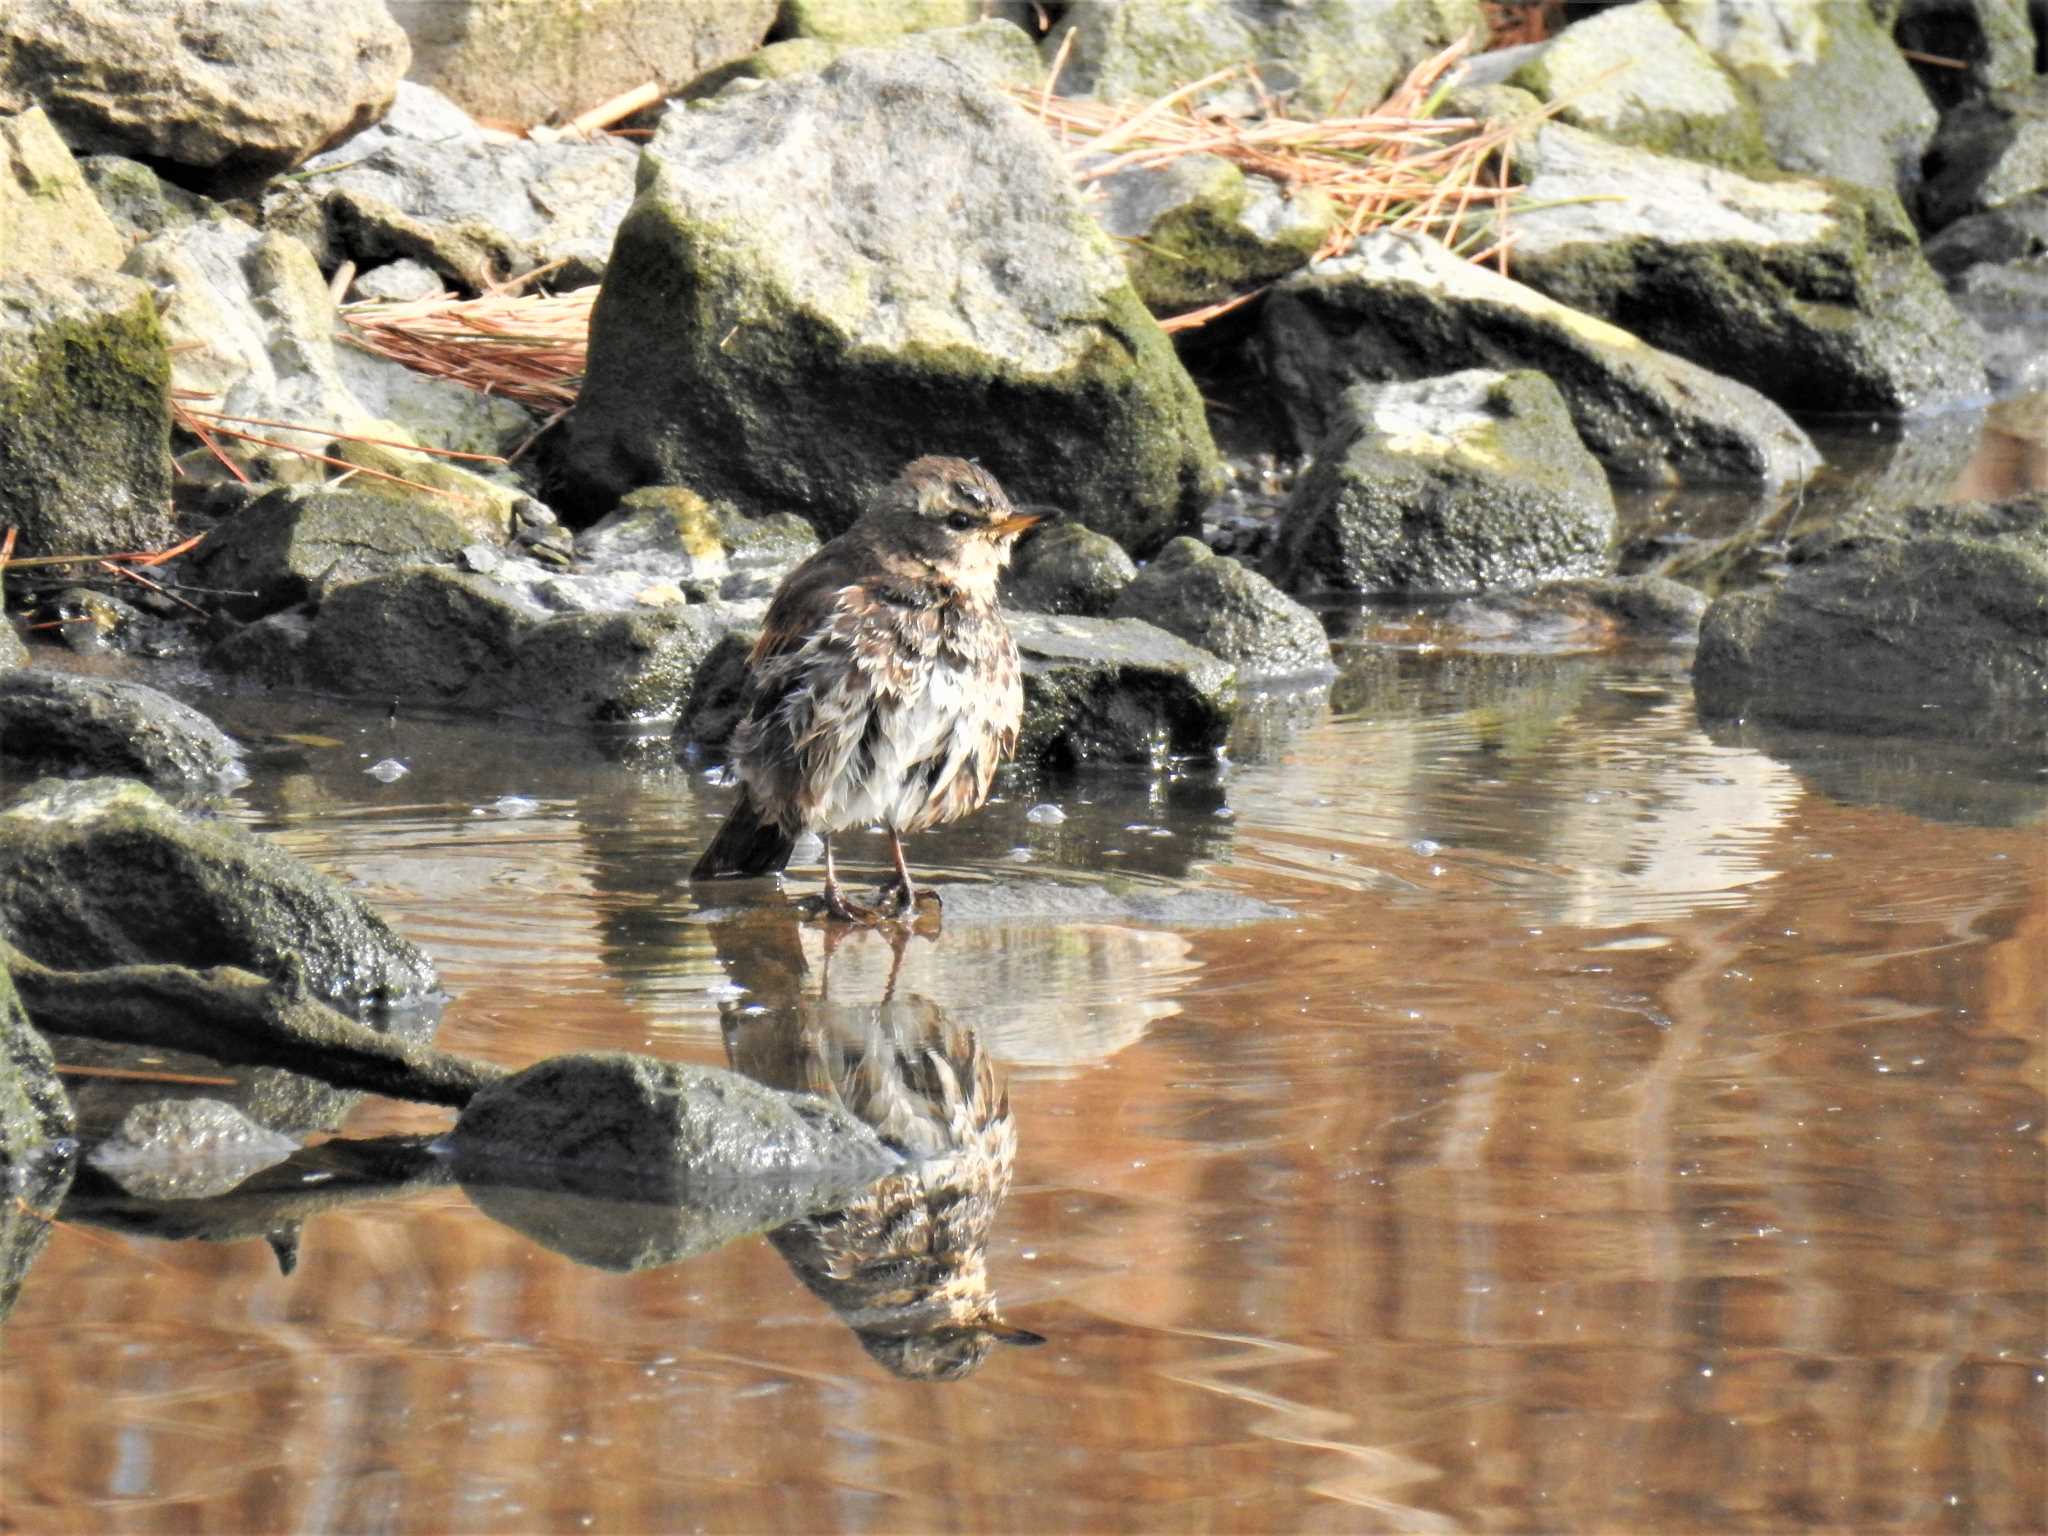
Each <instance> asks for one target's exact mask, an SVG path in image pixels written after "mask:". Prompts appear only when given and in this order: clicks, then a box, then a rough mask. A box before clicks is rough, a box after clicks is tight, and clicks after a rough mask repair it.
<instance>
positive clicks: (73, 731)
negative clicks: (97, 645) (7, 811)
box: [0, 671, 248, 787]
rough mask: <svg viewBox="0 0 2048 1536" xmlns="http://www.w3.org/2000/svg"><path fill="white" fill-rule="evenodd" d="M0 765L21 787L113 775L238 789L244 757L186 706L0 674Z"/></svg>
mask: <svg viewBox="0 0 2048 1536" xmlns="http://www.w3.org/2000/svg"><path fill="white" fill-rule="evenodd" d="M0 765H4V770H5V775H6V777H8V778H10V779H12V780H14V781H16V782H20V781H21V780H24V779H29V778H36V777H40V776H42V775H45V774H56V775H59V776H62V777H66V778H77V777H82V776H85V775H88V774H104V773H118V774H122V775H124V776H126V777H128V778H132V779H141V780H143V781H145V782H147V783H150V784H158V785H164V786H167V787H172V786H175V787H183V786H185V785H188V784H195V783H197V784H216V785H222V784H225V785H234V784H240V783H244V782H246V781H247V779H248V772H247V770H245V769H244V768H243V767H242V752H241V749H240V748H239V747H237V746H236V745H235V744H234V742H233V741H231V740H230V739H229V738H228V736H227V734H226V733H225V732H224V731H222V730H221V728H220V727H219V726H217V725H215V724H214V723H213V722H212V721H211V720H209V719H207V718H206V716H204V715H202V714H201V713H200V712H199V711H198V710H196V709H194V708H192V707H191V706H190V705H189V704H181V703H179V702H178V700H176V699H174V698H172V697H171V696H170V695H169V694H164V693H159V692H157V690H156V689H154V688H148V687H145V686H143V685H142V684H141V683H127V682H119V681H117V680H115V679H113V678H109V677H74V676H71V675H69V674H66V673H62V672H37V671H20V672H10V673H6V674H0Z"/></svg>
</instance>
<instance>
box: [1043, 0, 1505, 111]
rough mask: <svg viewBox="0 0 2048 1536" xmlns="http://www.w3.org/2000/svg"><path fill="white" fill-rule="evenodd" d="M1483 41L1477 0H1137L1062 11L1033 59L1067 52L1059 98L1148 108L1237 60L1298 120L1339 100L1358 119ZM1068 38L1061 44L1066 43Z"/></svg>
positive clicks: (1323, 109) (1329, 109) (1078, 6)
mask: <svg viewBox="0 0 2048 1536" xmlns="http://www.w3.org/2000/svg"><path fill="white" fill-rule="evenodd" d="M1468 32H1469V33H1471V34H1472V35H1473V36H1475V37H1481V36H1484V35H1485V32H1486V22H1485V18H1484V17H1483V16H1482V15H1481V13H1480V9H1479V6H1478V4H1477V3H1476V0H1339V3H1335V4H1331V3H1315V4H1308V5H1264V4H1260V5H1246V4H1243V3H1242V0H1145V3H1142V4H1124V5H1075V6H1069V7H1068V8H1067V11H1066V14H1065V16H1064V17H1063V18H1062V19H1061V21H1060V23H1059V25H1058V26H1056V27H1054V28H1053V30H1052V32H1051V33H1050V34H1049V35H1048V36H1047V37H1046V39H1045V41H1044V43H1043V44H1042V45H1041V51H1042V52H1043V53H1044V55H1045V57H1046V58H1047V59H1048V60H1050V59H1051V58H1053V57H1054V56H1056V55H1057V53H1058V52H1059V50H1060V49H1061V48H1067V49H1068V50H1069V51H1068V57H1067V64H1066V68H1065V69H1064V70H1063V71H1062V72H1061V75H1060V89H1061V90H1062V91H1064V92H1066V93H1067V94H1069V95H1080V94H1087V93H1092V94H1093V95H1095V96H1097V97H1099V98H1101V99H1102V100H1104V101H1118V102H1135V101H1150V100H1152V99H1153V98H1155V97H1159V96H1163V95H1165V94H1166V93H1167V92H1168V91H1172V90H1177V89H1178V88H1179V87H1181V86H1183V85H1186V84H1187V83H1188V82H1189V81H1191V80H1199V79H1201V78H1202V77H1203V76H1204V75H1208V74H1211V73H1213V72H1214V71H1216V70H1218V69H1224V68H1227V67H1229V66H1231V65H1235V64H1243V63H1245V62H1247V61H1249V62H1251V63H1252V64H1254V65H1256V66H1257V67H1258V70H1259V74H1260V76H1261V78H1262V79H1263V80H1264V82H1265V84H1266V88H1267V89H1268V90H1270V91H1287V92H1292V93H1293V105H1294V110H1295V112H1296V114H1297V115H1304V116H1314V115H1320V114H1322V113H1326V112H1329V111H1331V110H1332V109H1333V108H1335V107H1336V106H1337V105H1338V103H1339V102H1340V101H1341V102H1343V103H1346V104H1348V105H1349V106H1350V107H1351V108H1353V109H1354V110H1356V111H1359V112H1368V111H1370V110H1372V108H1373V107H1375V106H1377V105H1378V104H1379V103H1380V102H1381V101H1383V100H1384V99H1385V98H1386V96H1387V95H1388V93H1389V92H1391V91H1392V90H1393V88H1394V87H1395V86H1396V85H1398V84H1400V83H1401V79H1402V77H1403V76H1405V75H1406V74H1407V73H1408V71H1409V70H1411V69H1413V68H1414V67H1415V66H1416V65H1417V64H1419V63H1421V62H1422V61H1423V60H1424V59H1426V58H1428V57H1430V56H1431V55H1432V54H1434V53H1437V52H1438V51H1439V50H1441V49H1442V48H1443V47H1444V46H1445V45H1446V44H1448V43H1450V42H1452V41H1454V40H1455V39H1457V38H1459V37H1461V36H1463V35H1464V34H1466V33H1468ZM1070 37H1071V39H1072V42H1071V44H1070V43H1069V42H1068V39H1069V38H1070Z"/></svg>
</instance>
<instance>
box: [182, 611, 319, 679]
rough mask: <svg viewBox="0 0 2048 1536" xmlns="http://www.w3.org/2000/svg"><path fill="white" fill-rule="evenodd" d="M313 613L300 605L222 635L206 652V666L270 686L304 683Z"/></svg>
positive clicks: (311, 633) (311, 635)
mask: <svg viewBox="0 0 2048 1536" xmlns="http://www.w3.org/2000/svg"><path fill="white" fill-rule="evenodd" d="M312 637H313V616H312V614H311V613H310V612H309V611H307V610H306V609H303V608H288V609H286V610H285V611H284V612H282V613H273V614H268V615H266V616H265V617H263V618H260V619H258V620H256V622H255V623H253V624H244V625H243V626H241V627H240V628H239V629H235V630H231V631H229V633H228V634H226V635H225V636H223V637H222V638H221V639H220V640H219V641H218V642H217V643H216V644H215V645H214V647H213V649H212V650H211V651H209V652H208V653H207V657H206V662H207V665H208V666H210V667H213V668H214V669H216V670H217V671H220V672H223V673H226V674H227V675H229V676H231V677H244V678H248V679H250V680H251V681H253V682H258V683H262V684H264V685H265V686H266V687H270V688H299V687H304V686H305V685H306V650H307V645H308V642H309V641H310V640H311V639H312Z"/></svg>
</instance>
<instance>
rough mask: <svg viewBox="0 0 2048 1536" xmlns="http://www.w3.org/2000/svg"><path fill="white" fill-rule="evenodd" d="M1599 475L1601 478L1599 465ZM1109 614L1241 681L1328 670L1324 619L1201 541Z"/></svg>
mask: <svg viewBox="0 0 2048 1536" xmlns="http://www.w3.org/2000/svg"><path fill="white" fill-rule="evenodd" d="M1593 472H1594V473H1595V474H1596V475H1597V474H1598V473H1599V472H1600V471H1599V466H1598V465H1595V466H1594V469H1593ZM1604 483H1605V482H1603V484H1604ZM1109 612H1110V617H1111V618H1117V619H1143V620H1144V621H1145V622H1146V623H1148V624H1156V625H1158V626H1159V627H1160V628H1161V629H1163V630H1165V631H1166V632H1167V633H1168V634H1170V635H1178V636H1180V637H1181V639H1183V640H1185V641H1187V642H1188V644H1190V645H1194V646H1199V647H1200V648H1201V649H1202V650H1205V651H1207V652H1209V654H1210V655H1212V656H1220V657H1222V658H1223V660H1225V661H1228V662H1231V663H1233V664H1235V666H1236V667H1237V670H1238V673H1239V675H1240V676H1241V677H1245V678H1251V677H1292V676H1297V675H1299V674H1301V673H1305V672H1327V671H1329V670H1330V639H1329V636H1328V635H1326V634H1324V633H1323V625H1322V621H1321V620H1320V619H1318V618H1317V617H1316V616H1315V615H1314V614H1313V613H1310V612H1309V611H1308V609H1306V608H1304V607H1303V606H1302V605H1301V604H1300V603H1297V602H1296V601H1295V600H1294V599H1293V598H1291V597H1289V596H1288V595H1287V594H1286V593H1285V592H1282V591H1281V590H1280V589H1279V588H1278V587H1276V586H1274V585H1273V583H1272V582H1270V581H1268V580H1267V579H1266V578H1265V577H1263V576H1261V575H1260V574H1259V573H1258V572H1257V571H1255V570H1252V569H1251V568H1250V567H1249V566H1246V565H1241V564H1239V563H1238V562H1237V561H1235V560H1233V559H1231V558H1230V557H1229V556H1228V555H1218V554H1215V553H1214V552H1212V551H1211V550H1210V548H1209V546H1208V545H1206V544H1204V543H1203V542H1202V541H1201V540H1200V539H1186V538H1182V539H1175V540H1174V541H1173V542H1172V543H1170V544H1168V545H1167V546H1166V548H1164V549H1162V550H1161V551H1159V553H1158V554H1156V555H1154V556H1153V557H1152V559H1151V560H1150V561H1149V562H1147V563H1146V566H1145V568H1144V569H1143V570H1142V571H1140V572H1138V574H1137V577H1136V579H1134V580H1133V581H1132V582H1131V583H1130V584H1129V585H1128V586H1126V587H1125V588H1124V589H1123V591H1122V592H1121V593H1120V594H1118V596H1117V600H1116V603H1115V604H1114V605H1113V606H1112V607H1111V608H1110V611H1109Z"/></svg>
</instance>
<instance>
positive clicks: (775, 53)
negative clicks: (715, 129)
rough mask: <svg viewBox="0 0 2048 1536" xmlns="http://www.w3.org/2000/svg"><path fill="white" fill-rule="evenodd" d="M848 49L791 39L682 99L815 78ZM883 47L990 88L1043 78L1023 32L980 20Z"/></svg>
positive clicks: (703, 80) (706, 80) (909, 35)
mask: <svg viewBox="0 0 2048 1536" xmlns="http://www.w3.org/2000/svg"><path fill="white" fill-rule="evenodd" d="M852 46H853V45H851V44H845V43H830V42H826V41H825V40H824V39H823V38H817V37H792V38H788V39H786V40H784V41H782V42H779V43H770V44H769V45H768V46H767V47H765V48H762V49H759V50H757V51H756V52H754V53H750V54H748V55H747V56H746V57H745V58H744V59H740V60H738V61H737V62H735V63H732V64H728V65H726V66H725V67H724V68H723V69H714V70H713V71H711V73H709V74H708V75H704V76H701V77H699V79H698V80H697V81H696V82H695V83H694V84H692V85H691V86H690V87H689V89H688V90H686V91H684V92H683V96H684V98H685V99H686V100H694V99H696V98H697V97H700V96H712V95H716V94H717V93H718V92H719V91H721V90H723V89H725V88H726V87H727V86H729V85H731V84H732V83H733V82H734V81H736V80H746V81H768V80H787V79H788V78H789V77H790V76H792V75H809V74H816V73H817V72H818V71H820V70H822V69H825V68H827V67H828V66H830V65H831V64H833V63H835V62H837V61H838V60H839V59H841V58H843V57H844V56H845V55H846V53H847V52H848V51H849V50H850V48H851V47H852ZM886 46H887V47H888V49H889V50H890V51H892V52H896V53H906V54H923V55H927V56H929V57H932V58H941V59H950V60H951V61H952V62H953V63H955V64H958V65H960V66H961V67H962V68H963V69H967V70H971V71H972V72H973V73H974V74H976V75H979V76H980V77H981V78H982V79H984V80H986V81H988V82H989V84H991V85H1012V86H1024V85H1031V84H1034V83H1035V82H1036V81H1037V80H1038V79H1039V77H1040V76H1041V75H1042V74H1043V73H1044V69H1043V66H1042V65H1041V64H1040V63H1039V59H1038V50H1037V49H1036V48H1035V47H1033V46H1032V43H1031V39H1030V38H1029V37H1027V36H1026V35H1025V34H1024V31H1023V29H1022V28H1019V27H1015V26H1012V25H1011V24H1010V23H1009V22H1007V21H995V20H990V21H979V22H976V23H974V24H973V25H971V26H963V27H939V28H935V29H933V30H931V31H928V32H906V33H905V34H903V35H902V36H901V37H898V38H894V39H892V40H891V41H889V42H888V43H887V44H886ZM741 89H745V87H741Z"/></svg>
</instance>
